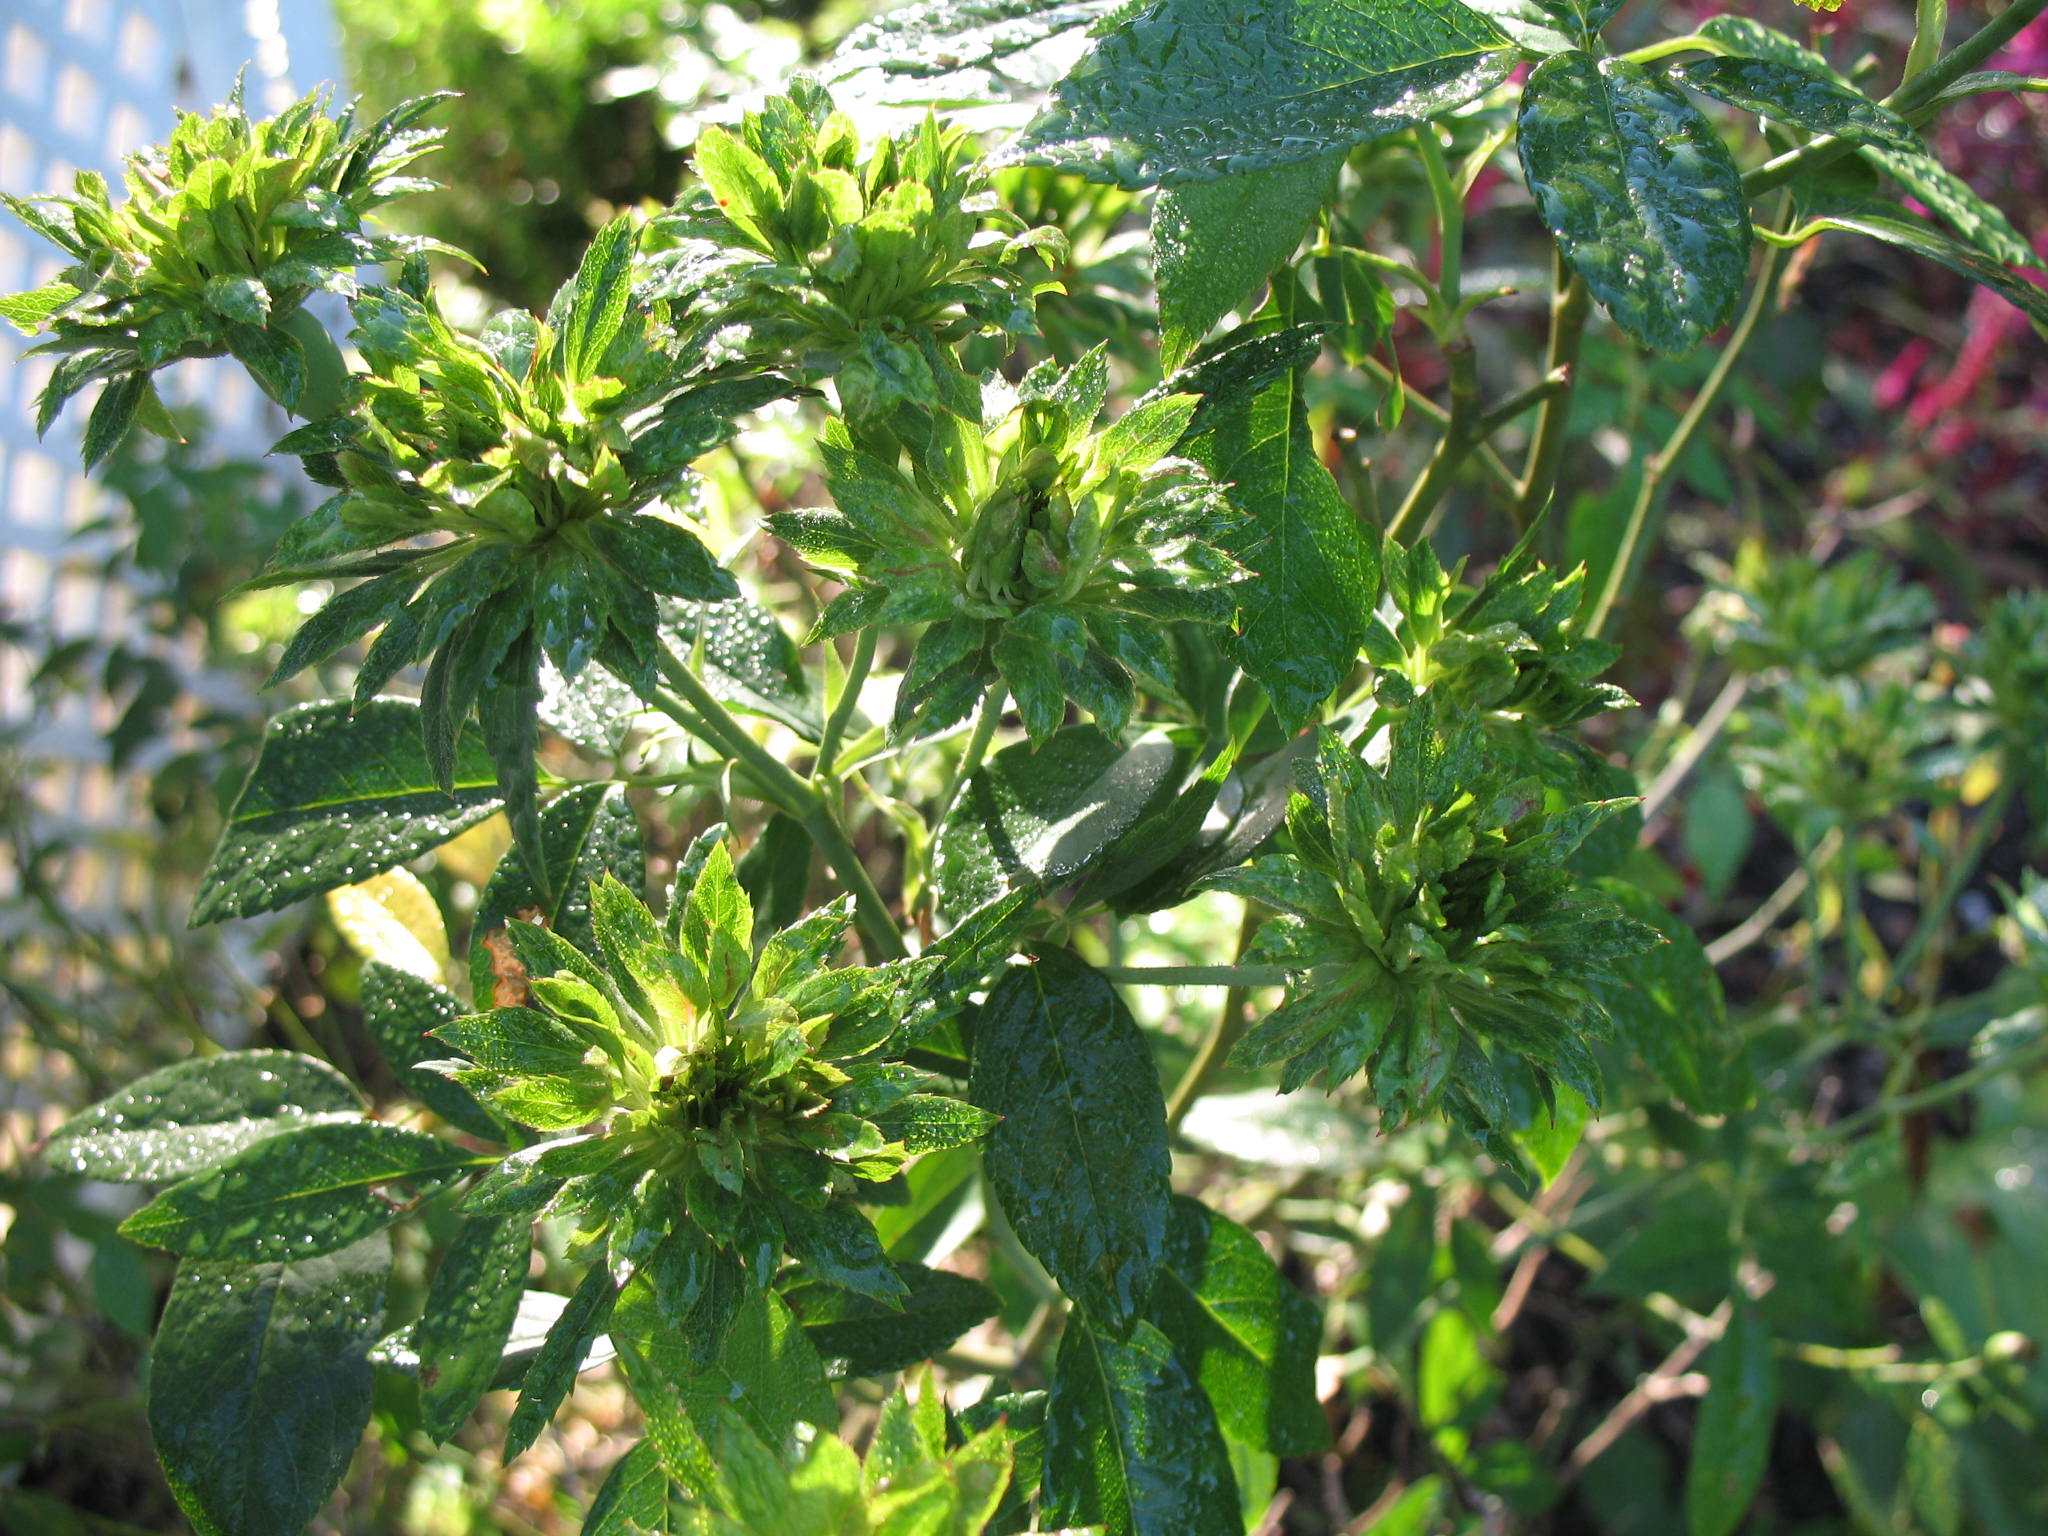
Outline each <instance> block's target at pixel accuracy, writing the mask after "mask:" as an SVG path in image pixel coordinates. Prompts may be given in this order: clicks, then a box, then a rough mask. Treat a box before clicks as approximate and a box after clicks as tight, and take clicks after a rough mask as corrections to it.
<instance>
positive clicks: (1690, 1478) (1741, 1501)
mask: <svg viewBox="0 0 2048 1536" xmlns="http://www.w3.org/2000/svg"><path fill="white" fill-rule="evenodd" d="M1707 1376H1708V1380H1709V1382H1710V1385H1709V1386H1708V1388H1707V1395H1706V1396H1705V1397H1704V1398H1702V1399H1701V1400H1700V1417H1699V1428H1698V1429H1697V1430H1696V1431H1695V1432H1694V1436H1693V1445H1692V1459H1691V1462H1690V1464H1689V1465H1688V1466H1687V1469H1686V1479H1685V1509H1686V1514H1687V1516H1688V1517H1689V1518H1690V1520H1691V1524H1692V1536H1729V1532H1731V1531H1733V1530H1734V1529H1735V1528H1736V1526H1738V1525H1739V1524H1741V1523H1742V1517H1743V1514H1744V1513H1745V1512H1746V1511H1747V1510H1748V1509H1749V1504H1750V1500H1752V1499H1753V1498H1755V1497H1756V1490H1757V1484H1758V1483H1760V1482H1761V1481H1762V1480H1763V1475H1764V1464H1765V1463H1766V1462H1767V1461H1769V1459H1770V1454H1771V1429H1772V1427H1773V1425H1775V1424H1776V1422H1777V1417H1778V1360H1777V1356H1776V1355H1775V1354H1774V1353H1773V1351H1772V1342H1771V1333H1770V1330H1769V1329H1768V1328H1767V1327H1765V1326H1764V1322H1763V1319H1762V1318H1761V1317H1760V1316H1758V1314H1757V1310H1756V1308H1755V1307H1754V1306H1753V1305H1751V1304H1750V1303H1749V1302H1748V1301H1746V1300H1745V1301H1739V1302H1738V1304H1737V1306H1736V1308H1735V1315H1734V1316H1733V1317H1732V1318H1730V1319H1729V1322H1728V1331H1727V1332H1726V1333H1724V1334H1723V1335H1722V1336H1721V1342H1720V1343H1719V1344H1716V1345H1715V1346H1714V1351H1713V1353H1712V1354H1711V1355H1709V1356H1708V1357H1707Z"/></svg>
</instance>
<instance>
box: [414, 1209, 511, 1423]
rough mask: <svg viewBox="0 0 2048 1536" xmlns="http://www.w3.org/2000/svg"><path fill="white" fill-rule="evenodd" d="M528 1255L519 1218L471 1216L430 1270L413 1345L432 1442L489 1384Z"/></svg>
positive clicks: (457, 1420) (423, 1411)
mask: <svg viewBox="0 0 2048 1536" xmlns="http://www.w3.org/2000/svg"><path fill="white" fill-rule="evenodd" d="M532 1252H533V1225H532V1223H531V1222H530V1221H528V1220H527V1219H526V1218H524V1217H506V1216H500V1217H486V1218H481V1219H479V1218H476V1217H472V1218H470V1219H469V1220H467V1221H465V1222H463V1224H462V1225H461V1227H459V1228H458V1229H457V1230H456V1233H455V1240H454V1241H453V1242H451V1243H450V1244H449V1245H448V1252H447V1253H446V1254H445V1255H444V1256H443V1257H442V1259H441V1265H440V1267H439V1268H438V1269H436V1270H435V1271H434V1283H433V1284H432V1285H431V1286H429V1287H428V1288H427V1301H426V1305H425V1307H423V1308H422V1309H421V1311H420V1321H419V1326H418V1328H416V1329H415V1330H414V1333H413V1348H414V1349H415V1350H417V1351H418V1353H419V1357H420V1374H419V1380H420V1417H421V1419H422V1420H423V1421H424V1423H425V1425H426V1429H427V1433H428V1434H429V1435H431V1436H433V1438H434V1441H435V1443H436V1444H439V1443H440V1442H442V1441H444V1440H446V1439H447V1438H448V1437H449V1436H450V1435H452V1434H454V1433H455V1431H456V1430H457V1429H459V1428H460V1427H461V1426H462V1422H463V1420H465V1419H467V1418H468V1417H469V1415H470V1410H471V1409H473V1408H475V1407H476V1405H477V1402H478V1400H479V1399H481V1398H482V1397H483V1395H484V1393H486V1392H488V1391H489V1390H490V1389H491V1386H492V1384H493V1382H495V1381H496V1379H497V1375H498V1362H499V1359H500V1357H501V1356H502V1355H503V1353H504V1350H505V1340H506V1337H507V1336H508V1335H509V1334H510V1332H511V1329H512V1320H513V1318H515V1317H516V1316H518V1313H519V1299H520V1296H521V1295H522V1294H523V1293H524V1291H525V1289H526V1268H527V1261H528V1259H529V1258H530V1257H531V1256H532Z"/></svg>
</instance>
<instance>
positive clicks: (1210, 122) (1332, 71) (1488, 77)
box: [995, 0, 1514, 187]
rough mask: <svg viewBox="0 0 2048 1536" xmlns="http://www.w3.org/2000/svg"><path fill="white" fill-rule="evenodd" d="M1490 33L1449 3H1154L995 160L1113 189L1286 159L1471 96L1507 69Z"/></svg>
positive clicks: (1508, 57)
mask: <svg viewBox="0 0 2048 1536" xmlns="http://www.w3.org/2000/svg"><path fill="white" fill-rule="evenodd" d="M1506 43H1507V39H1506V37H1504V36H1503V35H1502V34H1501V32H1500V30H1499V29H1498V28H1496V27H1495V26H1494V25H1493V24H1492V23H1491V22H1489V21H1488V20H1486V18H1485V17H1483V16H1481V15H1479V14H1478V13H1477V12H1475V11H1473V10H1470V9H1469V8H1467V7H1465V6H1463V5H1459V4H1457V3H1456V0H1393V3H1389V4H1385V5H1379V6H1374V7H1371V8H1364V7H1360V6H1355V5H1349V4H1345V3H1344V0H1161V3H1159V4H1156V5H1152V6H1149V7H1147V8H1145V9H1144V10H1142V11H1139V12H1137V14H1135V15H1131V16H1129V17H1128V18H1126V19H1125V20H1124V21H1122V22H1121V23H1120V24H1119V25H1118V26H1116V27H1114V28H1113V29H1111V30H1110V31H1109V32H1108V34H1107V35H1106V36H1104V37H1103V38H1102V40H1101V41H1100V42H1098V43H1097V44H1096V45H1095V48H1094V51H1093V52H1091V53H1090V54H1088V56H1087V57H1086V58H1084V59H1082V61H1081V62H1080V63H1079V64H1078V65H1076V66H1075V68H1074V70H1073V72H1072V73H1071V74H1069V75H1068V76H1067V78H1066V79H1064V80H1062V81H1061V82H1060V83H1059V85H1058V86H1057V87H1055V89H1054V91H1053V99H1052V101H1051V103H1050V104H1049V105H1048V106H1047V107H1046V108H1045V109H1044V110H1043V111H1042V112H1040V113H1039V115H1038V116H1037V118H1036V119H1034V120H1033V122H1032V123H1031V126H1030V127H1028V128H1027V129H1025V131H1024V133H1023V134H1022V135H1021V136H1020V137H1019V138H1018V139H1017V140H1016V141H1015V142H1014V143H1012V144H1011V145H1009V146H1008V147H1006V148H1005V149H1003V150H1001V151H1000V152H999V153H998V154H997V155H996V157H995V159H996V161H997V163H999V164H1025V165H1052V166H1058V167H1060V168H1061V169H1063V170H1069V171H1075V172H1078V173H1079V174H1081V175H1083V176H1086V177H1088V178H1089V179H1091V180H1095V181H1115V182H1118V183H1120V184H1122V185H1123V186H1126V187H1147V186H1151V185H1153V184H1154V183H1156V182H1161V181H1165V182H1178V181H1208V180H1213V179H1215V178H1216V177H1219V176H1228V175H1235V174H1239V173H1242V172H1245V171H1253V170H1261V169H1265V168H1267V167H1270V166H1277V165H1292V164H1296V163H1298V162H1300V161H1303V160H1310V159H1314V158H1316V157H1318V156H1321V155H1325V154H1328V153H1329V152H1331V151H1332V150H1342V149H1348V148H1350V147H1351V146H1352V145H1354V144H1363V143H1364V142H1366V141H1367V140H1368V139H1375V138H1378V137H1379V136H1380V135H1381V134H1386V133H1392V132H1394V131H1395V130H1396V129H1399V128H1406V127H1409V126H1411V125H1412V124H1415V123H1419V122H1422V121H1424V120H1426V119H1428V118H1430V117H1433V116H1436V115H1438V114H1440V113H1444V112H1448V111H1451V110H1453V109H1454V108H1456V107H1459V106H1462V105H1463V104H1464V103H1466V102H1468V101H1471V100H1473V99H1474V98H1475V97H1477V96H1479V95H1481V94H1483V93H1484V92H1486V91H1487V90H1489V89H1491V88H1492V87H1493V86H1495V85H1497V84H1499V83H1500V81H1501V80H1502V79H1504V78H1505V77H1506V75H1507V73H1508V70H1509V69H1510V68H1511V67H1512V65H1513V63H1514V56H1513V53H1512V52H1511V51H1509V50H1508V49H1507V48H1506Z"/></svg>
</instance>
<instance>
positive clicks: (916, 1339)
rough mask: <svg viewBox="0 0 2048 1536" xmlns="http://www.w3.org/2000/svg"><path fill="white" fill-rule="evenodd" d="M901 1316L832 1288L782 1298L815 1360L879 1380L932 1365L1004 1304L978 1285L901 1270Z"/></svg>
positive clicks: (945, 1274) (808, 1285)
mask: <svg viewBox="0 0 2048 1536" xmlns="http://www.w3.org/2000/svg"><path fill="white" fill-rule="evenodd" d="M896 1273H897V1274H898V1275H899V1276H900V1277H901V1278H902V1281H903V1284H904V1285H905V1287H906V1288H907V1290H906V1294H905V1295H904V1297H903V1299H902V1305H901V1308H900V1310H899V1309H897V1308H895V1307H891V1306H886V1305H884V1304H883V1303H881V1302H879V1301H875V1300H873V1299H871V1298H869V1297H866V1296H860V1295H856V1294H855V1293H854V1292H852V1291H847V1290H841V1289H840V1288H839V1287H838V1286H835V1285H826V1284H823V1283H821V1282H818V1281H806V1282H804V1283H802V1284H800V1285H796V1286H793V1287H792V1288H791V1289H789V1290H788V1291H785V1292H784V1293H783V1300H784V1301H786V1302H788V1303H789V1310H790V1311H791V1312H792V1313H793V1314H794V1315H795V1317H796V1320H797V1321H798V1322H799V1323H801V1324H803V1329H804V1334H805V1336H806V1337H807V1338H809V1339H810V1341H811V1344H812V1346H813V1347H814V1348H816V1350H817V1351H818V1354H819V1355H820V1356H822V1357H823V1358H824V1359H825V1360H826V1361H827V1362H828V1363H829V1364H830V1365H832V1366H834V1367H835V1368H836V1370H837V1371H838V1372H839V1373H842V1374H844V1375H848V1376H882V1375H886V1374H888V1373H889V1372H890V1371H903V1370H908V1369H909V1368H910V1367H911V1366H913V1365H915V1364H917V1363H918V1362H919V1361H920V1360H927V1359H930V1358H931V1357H932V1356H933V1355H936V1354H938V1353H939V1351H941V1350H943V1349H944V1348H946V1346H948V1345H949V1344H951V1343H952V1342H953V1341H954V1340H955V1339H957V1338H959V1337H960V1335H962V1334H963V1333H966V1332H967V1331H968V1330H969V1329H970V1328H973V1327H975V1326H976V1325H978V1324H980V1323H983V1322H986V1321H987V1320H988V1319H989V1318H991V1317H994V1316H995V1315H996V1311H997V1309H998V1308H999V1307H1000V1306H1001V1304H1002V1302H1001V1298H1000V1297H998V1296H997V1295H996V1293H995V1292H994V1291H991V1290H990V1289H989V1288H988V1287H987V1286H985V1285H983V1284H982V1283H981V1282H980V1281H979V1280H970V1279H968V1278H967V1276H965V1275H956V1274H952V1273H950V1272H949V1271H947V1270H943V1269H927V1268H926V1267H925V1266H924V1265H922V1264H900V1265H898V1266H897V1267H896Z"/></svg>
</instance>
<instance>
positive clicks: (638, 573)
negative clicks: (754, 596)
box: [588, 513, 740, 603]
mask: <svg viewBox="0 0 2048 1536" xmlns="http://www.w3.org/2000/svg"><path fill="white" fill-rule="evenodd" d="M588 529H589V534H590V540H591V542H592V543H593V544H595V545H596V546H597V548H598V550H599V551H600V552H601V553H602V554H603V555H604V557H605V558H606V559H607V560H609V561H610V562H611V563H612V564H613V565H615V566H617V567H618V569H619V570H620V571H621V572H622V573H623V574H624V575H625V576H626V577H627V578H628V579H629V580H631V581H633V582H634V583H636V584H637V585H639V586H643V587H646V588H647V589H648V590H649V591H651V592H657V593H659V594H661V595H662V596H663V597H677V598H687V599H689V600H691V601H693V602H708V603H717V602H724V601H726V600H728V599H730V598H735V597H737V596H739V590H740V589H739V583H738V582H736V581H734V580H733V579H732V572H730V571H728V570H726V569H724V568H723V567H722V566H720V565H719V563H718V562H717V560H715V559H714V558H712V554H711V551H710V550H708V549H706V548H705V547H704V541H703V540H702V539H700V538H698V537H697V535H696V534H694V533H692V532H690V530H689V529H687V528H685V527H683V526H682V524H680V523H673V522H670V521H669V520H668V519H667V518H665V517H656V516H654V515H652V514H651V513H634V514H630V515H622V516H614V517H603V518H595V519H593V520H592V521H591V522H590V524H589V525H588Z"/></svg>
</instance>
